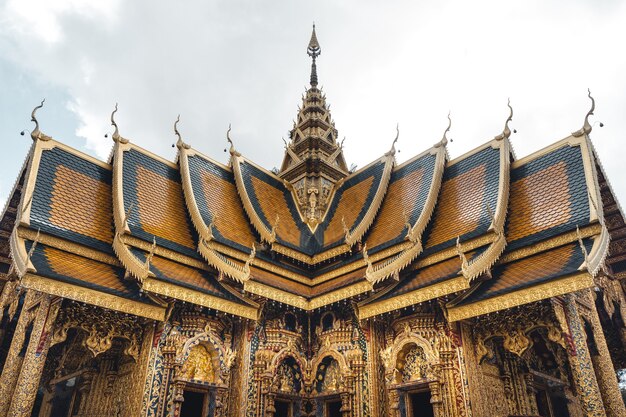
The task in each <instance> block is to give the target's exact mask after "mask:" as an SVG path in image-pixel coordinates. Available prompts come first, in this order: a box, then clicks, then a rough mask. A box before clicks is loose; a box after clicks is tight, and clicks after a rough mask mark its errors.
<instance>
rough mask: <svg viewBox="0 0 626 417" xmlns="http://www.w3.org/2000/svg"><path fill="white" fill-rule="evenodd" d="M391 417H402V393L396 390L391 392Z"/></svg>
mask: <svg viewBox="0 0 626 417" xmlns="http://www.w3.org/2000/svg"><path fill="white" fill-rule="evenodd" d="M389 417H400V392H399V390H397V389H394V388H392V389H390V390H389Z"/></svg>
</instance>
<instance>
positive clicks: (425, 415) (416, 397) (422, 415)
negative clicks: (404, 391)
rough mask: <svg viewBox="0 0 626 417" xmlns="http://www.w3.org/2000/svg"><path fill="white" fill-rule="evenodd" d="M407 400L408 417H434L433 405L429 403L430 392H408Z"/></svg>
mask: <svg viewBox="0 0 626 417" xmlns="http://www.w3.org/2000/svg"><path fill="white" fill-rule="evenodd" d="M408 400H409V401H408V410H407V415H408V416H410V417H435V413H434V412H433V405H432V404H431V403H430V391H421V392H410V393H409V394H408Z"/></svg>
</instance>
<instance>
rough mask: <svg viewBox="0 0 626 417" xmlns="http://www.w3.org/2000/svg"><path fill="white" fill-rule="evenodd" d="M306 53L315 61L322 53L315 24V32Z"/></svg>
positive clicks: (312, 33)
mask: <svg viewBox="0 0 626 417" xmlns="http://www.w3.org/2000/svg"><path fill="white" fill-rule="evenodd" d="M306 52H307V54H308V55H309V56H310V57H311V58H313V59H315V58H317V57H318V56H319V55H320V53H321V52H322V48H321V47H320V43H319V42H318V40H317V35H316V34H315V23H313V32H311V40H310V41H309V46H308V47H307V49H306Z"/></svg>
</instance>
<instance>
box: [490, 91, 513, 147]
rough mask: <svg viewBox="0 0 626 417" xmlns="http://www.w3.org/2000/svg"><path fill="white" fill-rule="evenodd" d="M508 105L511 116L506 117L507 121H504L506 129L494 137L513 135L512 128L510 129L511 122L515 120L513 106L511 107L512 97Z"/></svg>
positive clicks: (500, 137)
mask: <svg viewBox="0 0 626 417" xmlns="http://www.w3.org/2000/svg"><path fill="white" fill-rule="evenodd" d="M506 105H507V106H509V117H508V118H507V119H506V122H504V130H503V131H502V133H500V134H499V135H498V136H496V137H495V138H494V139H496V140H503V139H505V138H508V137H509V136H511V129H509V122H510V121H511V120H513V107H511V99H508V101H507V103H506Z"/></svg>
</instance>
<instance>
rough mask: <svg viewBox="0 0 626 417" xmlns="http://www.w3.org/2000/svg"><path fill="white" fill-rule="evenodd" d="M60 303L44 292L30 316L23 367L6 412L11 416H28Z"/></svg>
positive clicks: (33, 401)
mask: <svg viewBox="0 0 626 417" xmlns="http://www.w3.org/2000/svg"><path fill="white" fill-rule="evenodd" d="M59 306H60V303H59V302H58V301H57V302H55V303H52V296H51V295H43V296H42V297H41V301H40V302H39V306H38V307H37V311H36V313H35V317H34V320H33V327H32V332H31V335H30V341H29V343H28V348H27V349H26V354H25V355H24V360H23V362H22V369H21V371H20V374H19V377H18V379H17V385H16V388H15V391H14V392H13V399H12V401H11V408H10V409H9V413H8V415H10V416H12V417H30V414H31V412H32V409H33V405H34V404H35V396H36V395H37V390H38V388H39V380H40V379H41V373H42V372H43V367H44V365H45V363H46V358H47V357H48V348H49V347H50V337H49V336H50V333H51V330H52V327H53V326H54V321H55V320H56V316H57V314H58V312H59Z"/></svg>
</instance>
